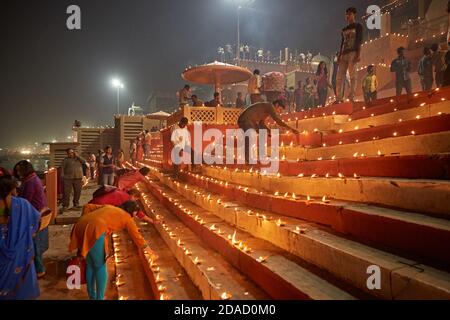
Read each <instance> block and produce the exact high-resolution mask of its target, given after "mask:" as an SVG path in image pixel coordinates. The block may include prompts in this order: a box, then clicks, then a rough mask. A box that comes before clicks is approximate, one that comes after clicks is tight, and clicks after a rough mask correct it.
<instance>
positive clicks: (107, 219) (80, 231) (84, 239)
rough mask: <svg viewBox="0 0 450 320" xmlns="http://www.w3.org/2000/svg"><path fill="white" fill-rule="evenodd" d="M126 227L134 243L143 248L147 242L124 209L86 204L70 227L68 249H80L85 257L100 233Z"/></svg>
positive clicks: (106, 243)
mask: <svg viewBox="0 0 450 320" xmlns="http://www.w3.org/2000/svg"><path fill="white" fill-rule="evenodd" d="M124 229H126V230H127V231H128V233H129V235H130V236H131V238H132V239H133V240H134V242H135V243H136V245H138V246H139V247H141V248H145V247H146V246H147V243H146V241H145V239H144V238H143V237H142V236H141V234H140V233H139V230H138V227H137V226H136V223H135V222H134V220H133V218H132V217H131V216H130V215H129V214H128V213H127V212H126V211H124V210H122V209H120V208H117V207H114V206H102V205H95V204H88V205H86V206H85V207H84V208H83V214H82V216H81V218H80V219H79V220H78V222H77V223H76V224H75V226H74V227H73V229H72V234H71V236H70V245H69V251H70V252H72V251H74V250H75V249H79V250H80V251H81V255H82V256H83V257H86V256H87V255H88V253H89V250H91V248H92V247H93V246H94V244H95V242H96V241H97V240H98V239H99V238H100V236H101V235H102V234H104V233H105V235H109V234H111V233H113V232H118V231H121V230H124ZM105 253H106V254H107V253H108V241H107V240H106V239H105Z"/></svg>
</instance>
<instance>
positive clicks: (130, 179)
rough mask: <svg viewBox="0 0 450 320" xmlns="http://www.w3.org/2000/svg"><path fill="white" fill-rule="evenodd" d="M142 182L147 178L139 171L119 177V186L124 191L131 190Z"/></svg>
mask: <svg viewBox="0 0 450 320" xmlns="http://www.w3.org/2000/svg"><path fill="white" fill-rule="evenodd" d="M140 181H145V177H144V176H143V175H142V174H141V173H140V172H139V171H134V172H129V173H125V174H124V175H123V176H120V177H119V181H118V182H117V186H118V188H119V189H122V190H130V189H132V188H133V187H134V185H135V184H136V183H138V182H140Z"/></svg>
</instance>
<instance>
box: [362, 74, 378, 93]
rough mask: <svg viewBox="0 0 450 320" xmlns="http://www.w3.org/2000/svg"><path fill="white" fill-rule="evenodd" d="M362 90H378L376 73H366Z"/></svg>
mask: <svg viewBox="0 0 450 320" xmlns="http://www.w3.org/2000/svg"><path fill="white" fill-rule="evenodd" d="M363 90H364V92H375V91H377V90H378V79H377V76H376V75H374V74H373V75H369V74H368V75H366V76H365V77H364V80H363Z"/></svg>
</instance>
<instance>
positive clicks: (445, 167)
mask: <svg viewBox="0 0 450 320" xmlns="http://www.w3.org/2000/svg"><path fill="white" fill-rule="evenodd" d="M449 100H450V91H449V90H435V91H433V92H431V93H417V94H415V95H414V96H413V97H409V98H408V97H406V96H402V97H399V98H387V99H380V100H378V101H376V102H375V104H373V105H371V106H366V105H363V104H361V103H355V104H354V105H353V104H341V105H336V106H327V107H324V108H319V109H314V110H312V111H311V110H310V111H303V112H300V113H297V114H293V115H289V116H286V117H285V121H288V122H290V124H291V125H292V126H295V127H297V128H298V129H299V130H300V131H303V134H302V135H300V136H293V135H283V136H282V138H281V140H282V147H281V150H280V152H281V154H280V171H279V174H278V175H277V176H270V175H267V174H265V168H264V167H261V166H254V167H253V168H252V169H251V170H248V169H247V170H243V168H242V167H241V166H239V165H221V166H202V167H201V170H200V171H201V172H198V173H192V172H183V173H182V174H181V175H180V176H179V177H178V179H174V178H173V177H172V176H171V175H169V174H165V173H164V170H163V169H162V167H163V154H164V152H163V151H165V150H163V149H164V147H163V146H162V144H163V141H162V142H161V145H158V146H155V148H154V149H153V151H152V154H151V156H150V158H149V159H147V160H146V161H145V163H142V164H139V165H140V166H143V165H146V166H149V167H151V169H152V172H151V174H150V176H149V177H148V178H147V181H146V182H145V183H141V184H140V185H139V186H138V188H139V190H140V191H141V192H142V194H143V203H144V204H145V207H146V210H147V213H148V214H149V215H150V216H152V217H153V218H155V219H156V220H157V221H159V222H160V223H159V224H157V225H156V230H157V232H158V235H157V237H160V238H161V239H162V240H163V241H164V243H165V245H166V246H167V248H168V250H169V251H170V252H167V254H168V255H169V256H170V257H171V259H173V260H174V261H175V260H176V264H177V266H178V267H179V268H181V269H182V270H183V272H184V273H185V274H186V275H187V277H188V278H189V281H191V282H192V284H193V285H194V286H195V289H189V290H187V291H188V292H187V291H186V287H184V289H180V288H182V287H183V286H182V285H181V284H177V283H176V282H169V283H170V288H169V285H166V284H165V283H167V281H166V282H164V281H163V282H161V281H160V280H161V277H159V278H158V280H159V282H158V283H162V287H160V288H159V289H163V290H160V292H159V294H160V295H161V294H162V298H167V299H179V298H180V297H181V298H183V299H189V298H191V299H198V298H200V297H201V298H203V299H214V300H215V299H225V300H228V299H237V300H242V299H245V300H251V299H258V300H264V299H285V300H297V299H302V300H303V299H310V300H352V299H386V300H411V299H413V300H414V299H443V300H447V299H450V273H449V271H450V182H449V178H450V101H449ZM221 129H223V126H221ZM150 244H151V241H150ZM142 262H143V263H144V264H146V263H147V264H148V263H149V264H150V272H149V273H150V274H152V275H153V278H156V277H157V276H158V273H160V272H162V271H161V270H162V269H163V268H162V267H161V266H159V265H157V263H159V262H156V263H155V262H153V261H151V262H149V261H147V260H145V259H143V260H142ZM158 266H159V267H160V270H157V271H158V272H156V273H153V272H154V271H155V270H156V269H157V268H158ZM152 270H153V271H152ZM373 270H379V271H380V273H379V275H380V279H379V280H380V283H379V286H378V285H377V283H376V281H375V282H373V278H372V277H371V276H372V275H373V274H374V273H373V272H374V271H373ZM153 278H152V276H149V277H148V279H149V280H150V281H151V279H153ZM165 278H166V277H165ZM374 286H375V287H376V288H374ZM196 290H198V293H196V292H197V291H196ZM189 292H192V295H191V296H190V297H189Z"/></svg>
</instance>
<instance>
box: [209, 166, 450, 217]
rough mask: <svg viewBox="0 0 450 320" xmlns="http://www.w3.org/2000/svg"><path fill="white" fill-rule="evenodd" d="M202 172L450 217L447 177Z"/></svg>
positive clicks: (262, 186) (265, 187)
mask: <svg viewBox="0 0 450 320" xmlns="http://www.w3.org/2000/svg"><path fill="white" fill-rule="evenodd" d="M201 170H202V173H203V174H204V175H206V176H209V177H211V178H213V179H219V180H224V181H226V182H229V183H234V184H238V185H241V186H245V187H249V188H250V187H253V188H257V189H259V190H261V191H265V192H269V193H275V192H279V193H280V194H282V195H283V194H285V193H290V194H293V193H294V194H296V195H298V196H304V197H306V196H311V197H315V198H319V199H321V198H322V197H323V196H326V197H327V198H329V199H336V200H345V201H353V202H360V203H365V204H378V205H382V206H388V207H392V208H399V209H403V210H409V211H413V212H418V213H424V214H432V215H436V216H440V217H446V218H447V219H450V212H449V210H448V208H450V181H441V180H409V179H398V178H359V179H358V178H354V177H343V178H330V179H327V178H312V177H304V178H300V177H282V176H280V177H277V176H268V175H263V174H261V173H258V174H257V173H250V172H248V171H246V172H243V171H237V172H236V171H232V170H225V169H224V168H220V167H217V166H215V167H207V166H203V167H202V169H201Z"/></svg>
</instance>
